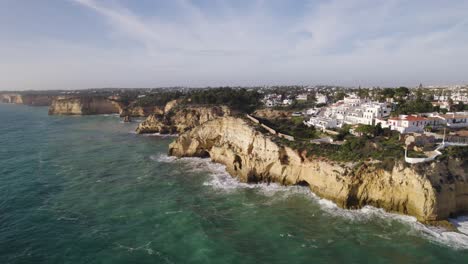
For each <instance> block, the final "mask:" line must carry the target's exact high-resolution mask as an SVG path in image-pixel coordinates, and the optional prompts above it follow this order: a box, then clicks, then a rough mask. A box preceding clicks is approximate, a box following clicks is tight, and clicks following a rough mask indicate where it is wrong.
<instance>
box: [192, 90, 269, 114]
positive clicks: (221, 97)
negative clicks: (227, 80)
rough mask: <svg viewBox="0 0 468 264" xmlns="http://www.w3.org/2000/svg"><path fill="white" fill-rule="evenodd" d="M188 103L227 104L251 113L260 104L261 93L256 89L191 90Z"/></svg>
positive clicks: (232, 107) (234, 108)
mask: <svg viewBox="0 0 468 264" xmlns="http://www.w3.org/2000/svg"><path fill="white" fill-rule="evenodd" d="M186 103H190V104H201V105H204V104H208V105H226V106H229V107H230V108H231V109H233V110H237V111H240V112H245V113H250V112H252V111H253V110H255V109H256V108H257V107H259V106H260V94H259V93H258V92H257V91H255V90H247V89H244V88H242V89H233V88H229V87H225V88H213V89H202V90H194V91H191V92H190V93H189V94H188V95H187V100H186Z"/></svg>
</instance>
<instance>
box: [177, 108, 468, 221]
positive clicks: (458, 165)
mask: <svg viewBox="0 0 468 264" xmlns="http://www.w3.org/2000/svg"><path fill="white" fill-rule="evenodd" d="M169 154H170V155H173V156H177V157H192V156H197V157H210V158H211V159H212V160H213V161H214V162H218V163H221V164H224V165H226V169H227V171H228V172H229V173H230V174H231V175H232V176H234V177H237V178H238V179H239V180H241V181H244V182H278V183H281V184H284V185H293V184H301V185H308V186H309V187H310V189H311V190H312V191H313V192H314V193H316V194H317V195H319V196H321V197H323V198H326V199H329V200H332V201H334V202H335V203H336V204H338V205H339V206H341V207H344V208H359V207H362V206H364V205H372V206H376V207H380V208H384V209H386V210H388V211H392V212H399V213H403V214H408V215H413V216H415V217H417V218H418V220H420V221H422V222H432V223H435V222H436V221H439V220H444V219H447V218H448V217H449V216H451V215H457V214H460V213H462V212H467V211H468V176H467V175H466V172H465V169H466V168H465V169H464V168H463V166H466V165H463V161H461V160H458V161H457V160H451V161H449V163H446V162H433V163H431V164H429V165H428V164H423V165H420V166H404V165H403V164H400V165H395V166H394V168H393V170H392V171H385V170H383V169H380V168H378V167H376V166H375V165H374V164H372V163H368V164H362V163H361V164H342V163H336V162H332V161H329V160H325V159H320V160H318V159H314V160H310V159H307V158H306V157H303V156H301V155H300V154H299V153H297V152H296V151H295V150H293V149H291V148H288V147H282V146H279V145H277V144H276V143H274V142H273V141H272V140H271V139H270V138H269V137H268V136H266V135H264V134H262V133H261V132H259V131H257V130H256V129H254V128H253V127H252V126H251V125H250V124H249V123H248V121H246V120H244V119H240V118H234V117H223V118H217V119H214V120H211V121H208V122H206V123H204V124H202V125H200V126H197V127H195V128H194V129H192V130H190V131H188V132H186V133H184V134H181V135H180V136H179V137H178V138H177V140H175V141H174V142H173V143H172V144H171V145H170V147H169Z"/></svg>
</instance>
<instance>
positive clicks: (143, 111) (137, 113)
mask: <svg viewBox="0 0 468 264" xmlns="http://www.w3.org/2000/svg"><path fill="white" fill-rule="evenodd" d="M118 105H119V108H120V110H119V114H120V116H121V117H125V116H130V117H146V116H149V115H151V114H159V115H162V114H164V109H163V108H162V107H158V106H150V107H142V106H134V105H129V106H123V105H122V104H118Z"/></svg>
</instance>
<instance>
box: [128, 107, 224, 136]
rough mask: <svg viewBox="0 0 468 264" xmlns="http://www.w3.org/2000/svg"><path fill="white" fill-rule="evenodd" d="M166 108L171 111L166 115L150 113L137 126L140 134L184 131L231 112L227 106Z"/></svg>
mask: <svg viewBox="0 0 468 264" xmlns="http://www.w3.org/2000/svg"><path fill="white" fill-rule="evenodd" d="M169 103H171V102H169ZM166 109H169V111H168V112H166V113H164V115H161V114H152V115H150V116H149V117H148V118H147V119H146V120H145V121H143V122H142V123H141V124H140V125H139V126H138V127H137V129H136V132H137V133H138V134H144V133H161V134H175V133H182V132H185V131H187V130H189V129H192V128H194V127H196V126H198V125H200V124H203V123H205V122H207V121H209V120H212V119H215V118H218V117H222V116H228V115H230V114H231V111H230V109H229V108H228V107H226V106H187V107H178V108H177V109H174V108H173V106H171V107H167V106H166Z"/></svg>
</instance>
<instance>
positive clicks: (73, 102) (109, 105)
mask: <svg viewBox="0 0 468 264" xmlns="http://www.w3.org/2000/svg"><path fill="white" fill-rule="evenodd" d="M120 112H121V109H120V107H119V105H118V104H117V103H116V102H114V101H112V100H109V99H107V98H105V97H62V96H59V97H56V98H54V100H52V103H51V105H50V106H49V115H99V114H118V113H120Z"/></svg>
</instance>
